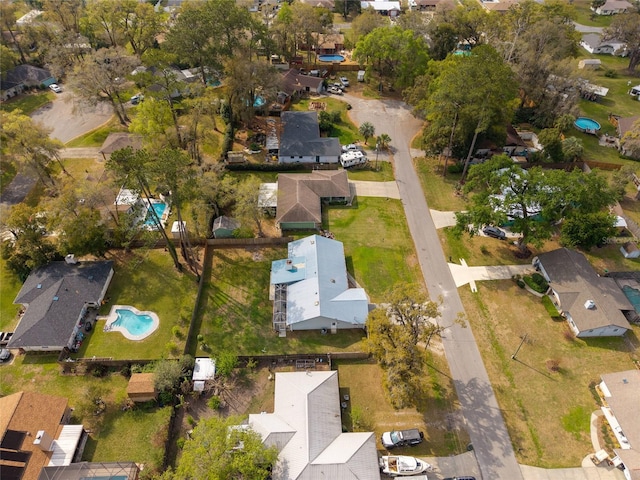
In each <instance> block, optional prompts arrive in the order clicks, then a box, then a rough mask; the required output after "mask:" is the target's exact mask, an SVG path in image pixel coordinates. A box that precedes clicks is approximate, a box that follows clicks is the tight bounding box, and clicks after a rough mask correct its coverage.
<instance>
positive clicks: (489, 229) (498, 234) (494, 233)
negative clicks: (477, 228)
mask: <svg viewBox="0 0 640 480" xmlns="http://www.w3.org/2000/svg"><path fill="white" fill-rule="evenodd" d="M482 233H484V234H485V235H486V236H487V237H493V238H497V239H498V240H504V239H505V238H507V234H506V233H504V230H500V229H499V228H498V227H494V226H491V225H487V226H486V227H484V228H483V229H482Z"/></svg>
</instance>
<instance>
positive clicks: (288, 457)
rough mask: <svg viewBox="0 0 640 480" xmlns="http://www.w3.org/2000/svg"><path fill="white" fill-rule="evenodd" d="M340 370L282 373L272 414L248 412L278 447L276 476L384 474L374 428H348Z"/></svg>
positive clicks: (312, 478) (304, 479)
mask: <svg viewBox="0 0 640 480" xmlns="http://www.w3.org/2000/svg"><path fill="white" fill-rule="evenodd" d="M341 418H342V417H341V411H340V393H339V389H338V372H337V371H335V370H333V371H308V372H277V373H276V377H275V397H274V408H273V413H260V414H251V415H249V426H250V427H251V428H252V429H253V430H254V431H255V432H257V433H259V434H260V436H261V437H262V441H263V443H264V444H265V445H267V446H269V447H271V446H275V447H276V448H277V449H278V452H279V454H278V462H277V464H276V466H275V467H274V469H273V472H272V477H273V479H274V480H317V479H321V478H326V479H331V480H357V479H373V478H380V472H379V470H378V454H377V451H376V440H375V436H374V434H373V432H349V433H343V431H342V420H341Z"/></svg>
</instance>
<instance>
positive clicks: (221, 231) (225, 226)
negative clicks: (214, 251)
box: [213, 215, 240, 238]
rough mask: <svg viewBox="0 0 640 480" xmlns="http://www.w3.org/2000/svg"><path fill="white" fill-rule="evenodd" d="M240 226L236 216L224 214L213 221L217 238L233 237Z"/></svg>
mask: <svg viewBox="0 0 640 480" xmlns="http://www.w3.org/2000/svg"><path fill="white" fill-rule="evenodd" d="M239 228H240V222H239V221H238V220H236V219H235V218H230V217H227V216H225V215H222V216H220V217H218V218H216V219H215V220H214V221H213V236H214V237H215V238H231V237H233V232H235V231H236V230H237V229H239Z"/></svg>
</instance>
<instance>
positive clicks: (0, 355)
mask: <svg viewBox="0 0 640 480" xmlns="http://www.w3.org/2000/svg"><path fill="white" fill-rule="evenodd" d="M10 357H11V351H10V350H9V349H7V348H3V349H2V350H0V362H6V361H7V360H9V358H10Z"/></svg>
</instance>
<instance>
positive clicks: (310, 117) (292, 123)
mask: <svg viewBox="0 0 640 480" xmlns="http://www.w3.org/2000/svg"><path fill="white" fill-rule="evenodd" d="M280 124H281V128H282V133H281V135H280V150H279V152H278V162H279V163H317V164H324V163H338V161H339V160H340V154H341V153H342V147H341V146H340V140H339V139H338V138H336V137H321V136H320V125H319V123H318V112H315V111H313V112H282V116H281V123H280Z"/></svg>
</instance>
